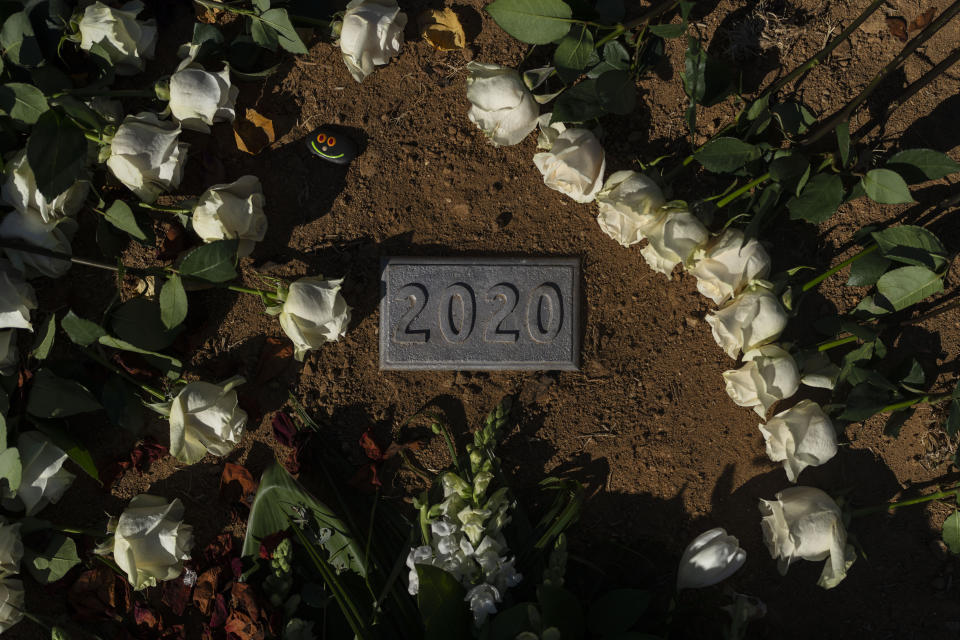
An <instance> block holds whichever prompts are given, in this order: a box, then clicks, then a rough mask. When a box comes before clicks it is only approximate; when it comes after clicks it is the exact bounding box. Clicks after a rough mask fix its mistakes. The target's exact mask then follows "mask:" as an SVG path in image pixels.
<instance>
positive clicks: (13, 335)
mask: <svg viewBox="0 0 960 640" xmlns="http://www.w3.org/2000/svg"><path fill="white" fill-rule="evenodd" d="M19 360H20V353H19V351H18V350H17V331H16V329H4V330H2V331H0V375H2V376H8V375H10V374H11V373H13V372H14V371H15V370H16V368H17V363H18V362H19Z"/></svg>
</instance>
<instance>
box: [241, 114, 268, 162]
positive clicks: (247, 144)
mask: <svg viewBox="0 0 960 640" xmlns="http://www.w3.org/2000/svg"><path fill="white" fill-rule="evenodd" d="M233 137H234V138H236V140H237V149H239V150H240V151H243V152H245V153H249V154H250V155H254V156H255V155H257V154H258V153H260V152H261V151H263V150H264V149H265V148H267V146H268V145H270V144H272V143H273V141H274V140H275V139H276V135H275V134H274V132H273V120H271V119H270V118H266V117H264V116H262V115H260V114H259V113H257V111H256V110H255V109H247V112H246V114H244V117H243V118H237V119H236V120H234V122H233Z"/></svg>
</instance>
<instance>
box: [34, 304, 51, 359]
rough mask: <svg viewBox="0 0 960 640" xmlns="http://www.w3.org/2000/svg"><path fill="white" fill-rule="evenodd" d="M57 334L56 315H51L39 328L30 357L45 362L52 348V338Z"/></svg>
mask: <svg viewBox="0 0 960 640" xmlns="http://www.w3.org/2000/svg"><path fill="white" fill-rule="evenodd" d="M56 334H57V314H55V313H51V314H50V317H49V318H47V321H46V322H45V323H44V324H43V326H42V327H40V331H38V332H37V336H36V338H34V341H33V350H32V351H31V352H30V355H31V356H33V357H34V358H36V359H37V360H45V359H46V358H47V356H48V355H50V349H52V348H53V338H54V336H55V335H56Z"/></svg>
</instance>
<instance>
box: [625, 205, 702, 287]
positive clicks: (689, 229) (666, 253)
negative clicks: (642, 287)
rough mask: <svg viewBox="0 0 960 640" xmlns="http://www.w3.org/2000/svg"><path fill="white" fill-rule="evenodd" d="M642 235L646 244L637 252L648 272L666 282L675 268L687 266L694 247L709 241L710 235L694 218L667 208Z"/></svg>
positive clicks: (677, 210) (685, 212) (683, 211)
mask: <svg viewBox="0 0 960 640" xmlns="http://www.w3.org/2000/svg"><path fill="white" fill-rule="evenodd" d="M644 233H645V234H646V236H647V238H648V240H649V242H648V243H647V246H645V247H644V248H643V249H641V250H640V255H642V256H643V259H644V260H646V261H647V264H648V265H649V266H650V268H651V269H653V270H654V271H657V272H659V273H662V274H664V275H665V276H667V277H668V278H671V277H672V275H671V274H672V272H673V268H674V267H675V266H677V265H678V264H679V265H683V266H687V264H689V262H690V258H691V257H692V256H693V253H694V251H696V249H697V247H699V246H700V245H701V244H703V243H704V242H706V241H707V239H708V238H709V237H710V232H709V231H707V228H706V227H705V226H703V223H702V222H700V220H699V219H698V218H697V217H696V216H695V215H693V214H692V213H690V212H689V211H686V210H683V209H673V210H671V209H670V208H669V207H668V208H667V210H666V211H665V213H664V215H663V216H662V217H661V218H660V219H659V220H657V222H656V223H655V224H653V225H651V226H649V227H647V228H646V230H645V231H644Z"/></svg>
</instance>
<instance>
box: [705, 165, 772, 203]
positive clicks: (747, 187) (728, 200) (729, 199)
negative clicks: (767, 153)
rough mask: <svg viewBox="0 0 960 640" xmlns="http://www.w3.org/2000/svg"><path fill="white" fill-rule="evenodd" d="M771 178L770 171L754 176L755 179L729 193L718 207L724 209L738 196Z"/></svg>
mask: <svg viewBox="0 0 960 640" xmlns="http://www.w3.org/2000/svg"><path fill="white" fill-rule="evenodd" d="M769 179H770V172H769V171H768V172H767V173H765V174H763V175H762V176H760V177H758V178H754V179H753V180H751V181H750V182H748V183H747V184H745V185H743V186H742V187H740V188H739V189H737V190H736V191H734V192H733V193H731V194H729V195H728V196H727V197H725V198H723V199H722V200H720V202H718V203H717V209H722V208H723V207H725V206H727V205H728V204H730V203H731V202H733V201H734V200H736V199H737V198H739V197H740V196H742V195H743V194H745V193H746V192H747V191H750V190H751V189H753V188H754V187H755V186H757V185H758V184H761V183H763V182H766V181H767V180H769Z"/></svg>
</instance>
